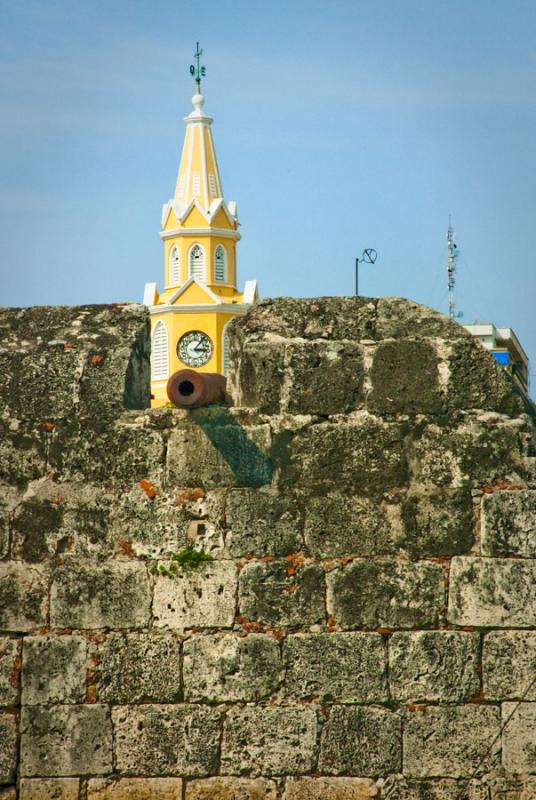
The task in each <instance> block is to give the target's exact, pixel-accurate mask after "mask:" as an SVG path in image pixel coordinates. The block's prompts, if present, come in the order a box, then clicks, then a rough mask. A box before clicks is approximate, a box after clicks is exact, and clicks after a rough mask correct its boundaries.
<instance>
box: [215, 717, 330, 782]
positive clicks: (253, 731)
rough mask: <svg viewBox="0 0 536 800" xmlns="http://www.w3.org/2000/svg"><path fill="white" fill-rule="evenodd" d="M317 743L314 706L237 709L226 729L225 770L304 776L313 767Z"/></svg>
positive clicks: (224, 744) (233, 772)
mask: <svg viewBox="0 0 536 800" xmlns="http://www.w3.org/2000/svg"><path fill="white" fill-rule="evenodd" d="M315 743H316V715H315V713H314V711H312V710H311V709H310V708H281V707H279V708H273V707H268V708H251V707H246V708H242V709H235V708H233V709H231V710H230V711H229V712H228V714H227V717H226V720H225V725H224V729H223V740H222V754H221V772H222V773H223V774H224V775H242V774H250V775H266V776H270V775H303V774H304V773H307V772H309V771H310V770H311V769H312V768H313V763H314V760H313V759H314V751H315Z"/></svg>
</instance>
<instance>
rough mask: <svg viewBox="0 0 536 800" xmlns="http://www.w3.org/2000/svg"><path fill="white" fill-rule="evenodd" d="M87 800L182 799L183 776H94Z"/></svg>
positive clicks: (88, 788)
mask: <svg viewBox="0 0 536 800" xmlns="http://www.w3.org/2000/svg"><path fill="white" fill-rule="evenodd" d="M87 800H182V780H181V778H120V779H119V780H116V779H113V778H93V779H92V780H90V781H89V783H88V787H87Z"/></svg>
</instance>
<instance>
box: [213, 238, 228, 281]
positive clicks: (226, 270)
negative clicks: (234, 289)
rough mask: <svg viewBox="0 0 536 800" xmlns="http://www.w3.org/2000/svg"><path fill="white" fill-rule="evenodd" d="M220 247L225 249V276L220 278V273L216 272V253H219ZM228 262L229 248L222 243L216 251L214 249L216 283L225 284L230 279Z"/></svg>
mask: <svg viewBox="0 0 536 800" xmlns="http://www.w3.org/2000/svg"><path fill="white" fill-rule="evenodd" d="M220 248H221V250H222V251H223V278H218V274H217V272H216V254H217V252H218V250H220ZM227 264H228V257H227V250H226V249H225V247H224V246H223V245H222V244H219V245H218V246H217V247H216V249H215V251H214V281H215V283H219V284H224V283H227V282H228V280H229V270H228V266H227Z"/></svg>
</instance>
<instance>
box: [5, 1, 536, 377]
mask: <svg viewBox="0 0 536 800" xmlns="http://www.w3.org/2000/svg"><path fill="white" fill-rule="evenodd" d="M0 31H1V32H0V37H1V41H2V44H1V48H0V145H1V152H2V158H1V166H0V245H1V251H2V259H1V264H2V266H1V271H2V290H1V294H0V303H1V304H3V305H32V304H59V303H62V304H71V303H86V302H112V301H115V300H140V299H141V296H142V292H143V284H144V283H145V281H150V280H157V281H158V282H159V284H161V282H162V275H163V260H162V249H161V242H160V239H159V236H158V232H159V223H160V209H161V205H162V203H163V202H165V201H166V200H167V199H168V197H169V196H170V195H171V193H172V192H173V188H174V183H175V179H176V172H177V168H178V163H179V158H180V151H181V146H182V139H183V132H184V124H183V122H182V119H183V117H184V116H185V115H186V114H187V113H189V111H190V110H191V105H190V97H191V95H192V90H193V86H192V82H191V79H190V76H189V73H188V67H189V64H190V63H191V61H192V57H191V55H192V53H193V50H194V48H195V42H196V41H197V40H199V41H200V42H201V45H202V47H203V48H204V51H205V58H204V61H205V64H206V67H207V78H206V80H205V82H204V87H203V91H204V94H205V96H206V98H207V102H206V110H207V111H208V112H209V113H211V114H212V115H213V116H214V117H215V122H214V126H213V131H214V136H215V143H216V149H217V153H218V158H219V162H220V168H221V172H222V178H223V185H224V192H225V195H226V198H227V199H236V200H237V201H238V208H239V213H240V219H241V223H242V228H241V232H242V236H243V239H242V241H241V242H240V244H239V273H240V280H241V281H243V280H244V279H246V278H257V279H258V280H259V283H260V288H261V293H262V295H263V296H265V297H266V296H274V295H281V294H290V295H294V296H315V295H323V294H351V293H352V292H353V288H354V275H353V265H354V258H355V256H356V255H358V254H359V253H360V252H361V251H362V249H363V248H364V247H375V248H376V249H377V250H378V253H379V257H378V261H377V264H376V265H375V266H374V267H370V266H369V267H364V268H363V271H362V275H361V289H362V293H363V294H368V295H402V296H405V297H410V298H413V299H415V300H417V301H419V302H422V303H425V304H427V305H431V306H433V307H435V308H439V309H440V310H442V311H446V308H447V305H446V304H447V286H446V267H445V264H446V239H445V234H446V228H447V226H448V219H449V214H452V220H453V224H454V228H455V230H456V234H457V241H458V245H459V249H460V258H459V262H458V283H457V302H458V308H459V309H460V310H461V311H463V313H464V318H463V321H465V322H472V321H474V320H475V319H479V320H481V321H494V322H495V323H496V324H498V325H510V326H513V327H514V328H515V329H516V331H517V333H518V335H519V337H520V339H521V341H522V342H523V343H524V345H525V347H526V349H527V350H528V352H529V355H531V357H532V360H533V362H534V365H536V314H535V311H534V306H535V305H536V302H535V301H536V272H535V269H534V260H535V253H536V224H535V213H534V211H535V204H534V195H535V190H536V3H534V2H533V0H526V2H525V1H524V0H501V2H498V0H441V1H440V0H398V2H397V1H396V0H336V1H335V0H332V2H329V1H328V0H324V1H323V2H318V1H317V0H307V1H306V2H305V0H303V1H302V0H295V1H294V2H293V1H292V0H287V2H281V1H280V0H274V1H273V2H266V1H265V2H258V0H233V2H227V0H219V2H213V0H206V2H201V3H193V2H189V3H186V2H184V1H183V0H173V2H170V1H169V0H161V2H159V3H158V4H157V3H153V2H149V0H76V1H75V2H73V0H70V1H69V2H68V1H67V0H20V1H19V2H13V0H9V1H8V0H0ZM533 371H534V372H536V366H533Z"/></svg>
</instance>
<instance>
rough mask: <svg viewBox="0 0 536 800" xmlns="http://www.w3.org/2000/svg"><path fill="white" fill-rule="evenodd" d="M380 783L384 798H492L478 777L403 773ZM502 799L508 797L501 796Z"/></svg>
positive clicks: (421, 799) (488, 799) (424, 799)
mask: <svg viewBox="0 0 536 800" xmlns="http://www.w3.org/2000/svg"><path fill="white" fill-rule="evenodd" d="M378 783H381V786H380V795H381V798H382V800H490V794H489V788H488V786H487V784H486V783H484V782H481V781H480V780H478V779H476V780H472V779H471V778H464V779H461V780H456V779H455V778H428V779H426V780H422V781H418V780H411V779H408V778H405V777H404V776H403V775H390V776H389V777H388V778H387V779H386V780H385V781H382V782H380V781H378ZM501 800H506V798H505V797H501ZM508 800H514V798H510V797H509V798H508Z"/></svg>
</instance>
